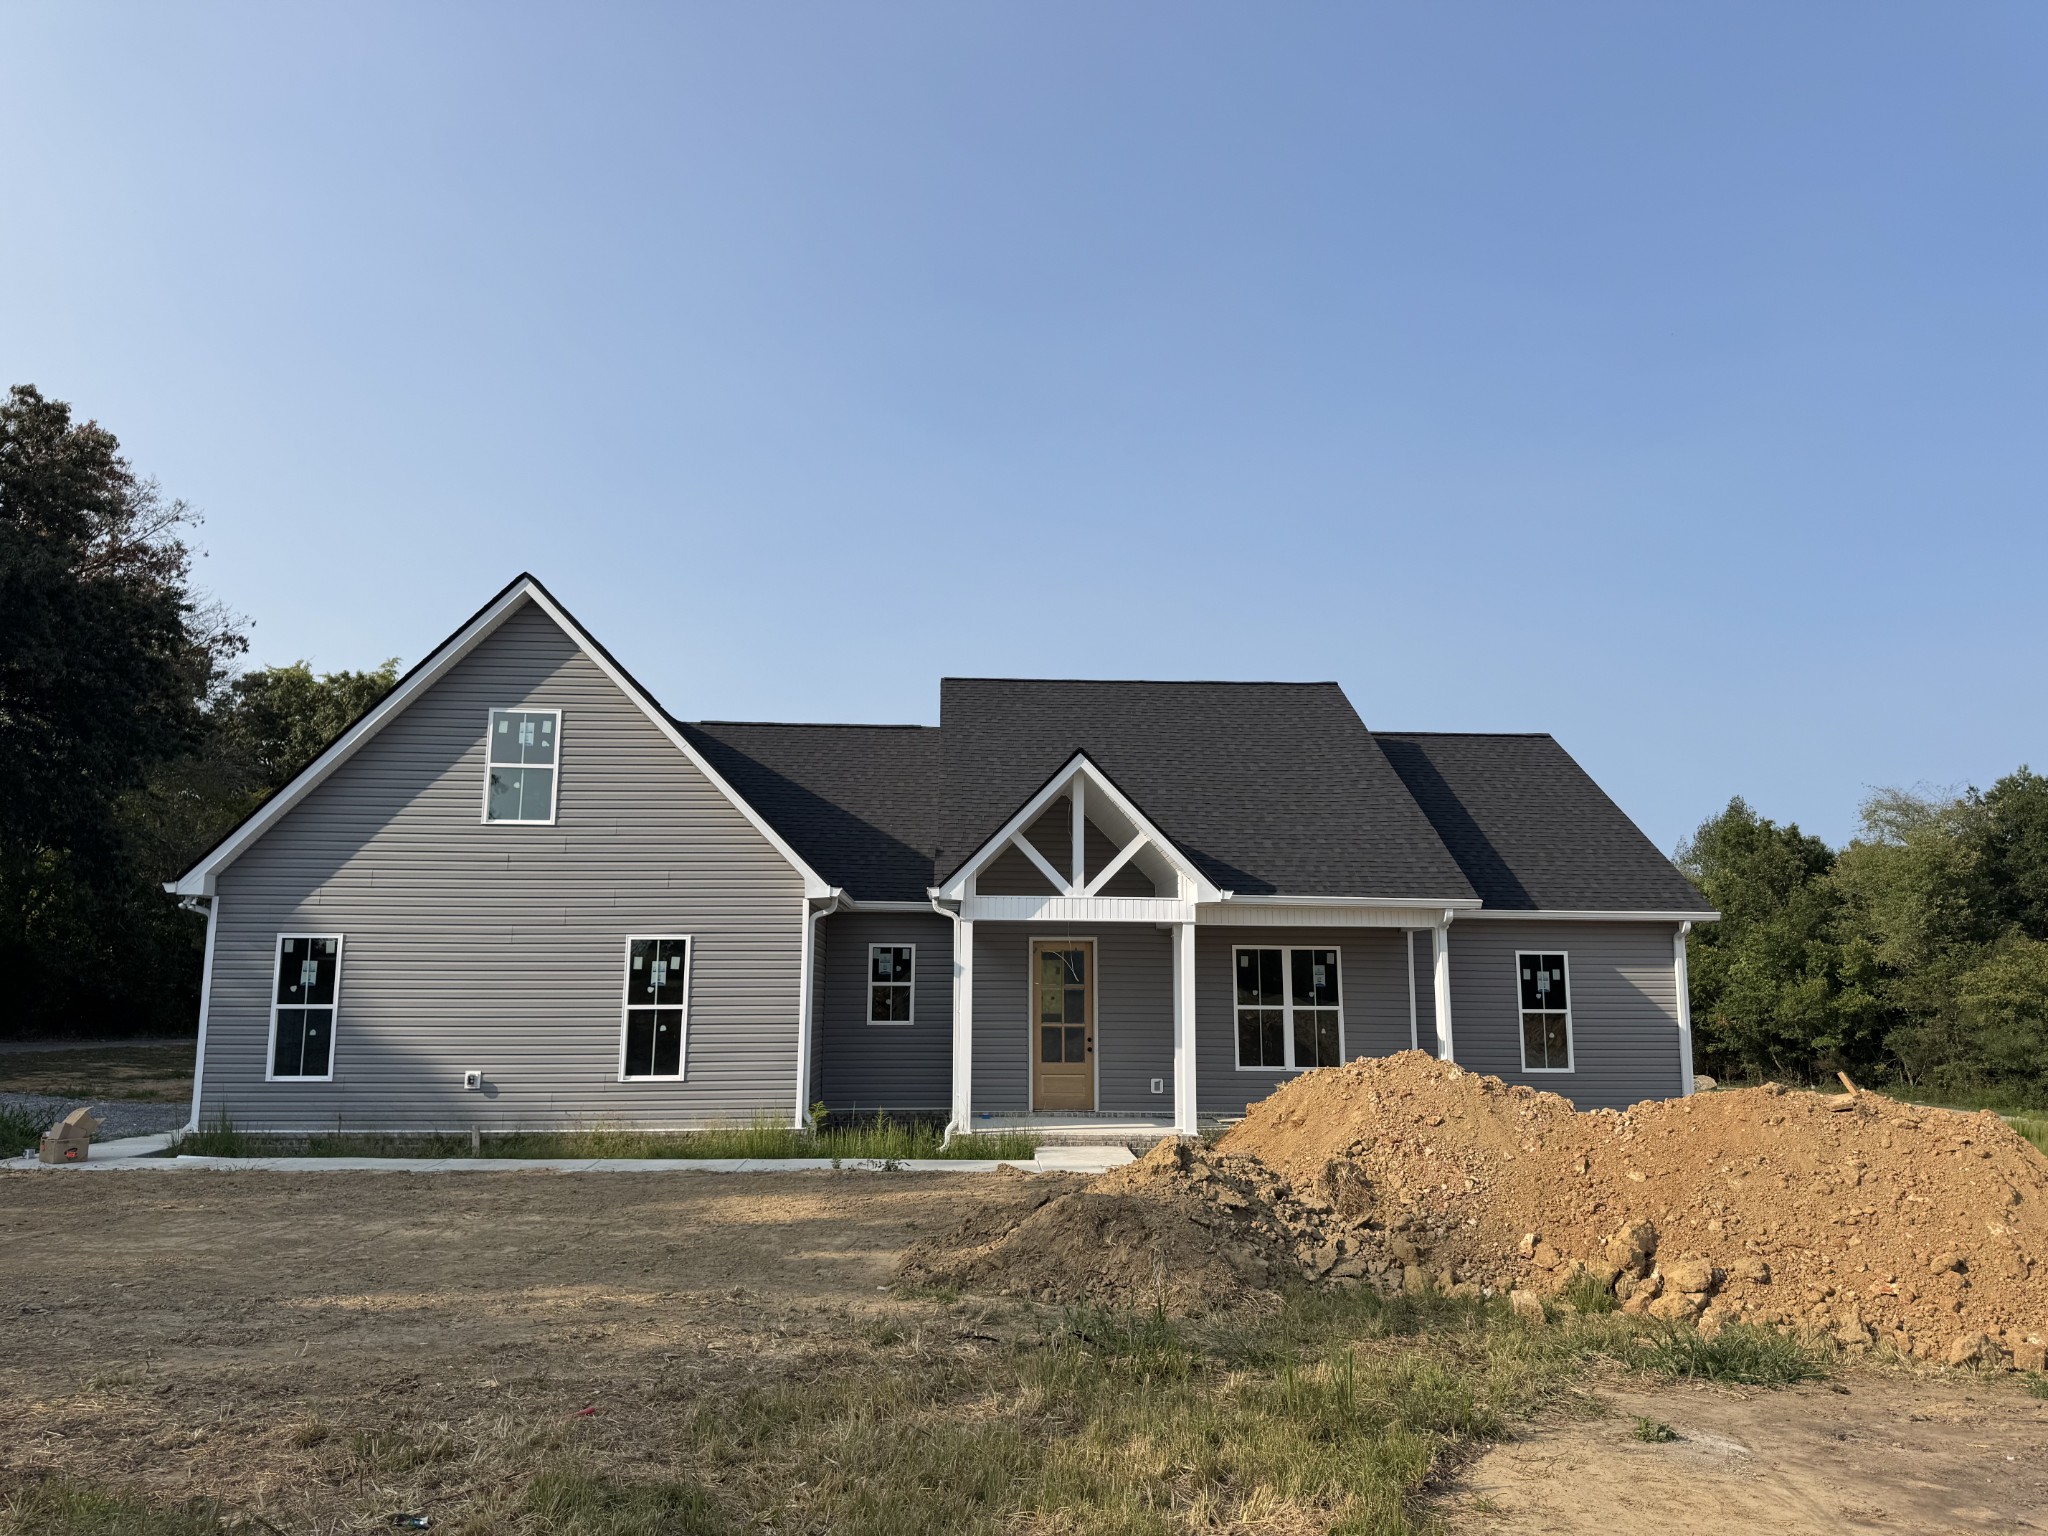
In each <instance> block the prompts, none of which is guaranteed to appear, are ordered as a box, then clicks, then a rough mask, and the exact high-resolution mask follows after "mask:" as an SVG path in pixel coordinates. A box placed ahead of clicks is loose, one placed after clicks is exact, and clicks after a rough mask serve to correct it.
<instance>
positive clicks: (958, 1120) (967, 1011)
mask: <svg viewBox="0 0 2048 1536" xmlns="http://www.w3.org/2000/svg"><path fill="white" fill-rule="evenodd" d="M930 900H931V904H932V910H933V911H934V912H936V913H938V914H939V916H941V917H943V918H945V919H946V920H947V921H949V922H950V923H952V925H953V1073H952V1090H951V1100H952V1103H951V1106H950V1108H949V1109H948V1111H947V1115H946V1134H945V1138H944V1141H942V1142H941V1143H940V1144H941V1145H945V1144H946V1143H949V1142H951V1141H952V1139H953V1138H954V1137H955V1136H964V1135H966V1134H967V1132H968V1129H969V1127H968V1123H967V1121H968V1116H969V1115H970V1114H971V1113H972V1103H973V1094H974V999H973V996H972V992H971V989H972V988H973V986H974V976H973V973H972V972H971V971H970V970H969V969H968V961H967V958H966V957H965V956H964V955H962V954H961V952H960V950H961V945H962V944H963V943H965V942H966V940H967V937H968V936H969V935H970V934H972V933H973V931H974V929H973V925H972V924H970V923H968V922H966V921H965V920H964V919H963V918H962V917H961V916H960V913H959V912H958V911H957V910H956V909H954V908H952V907H946V906H941V905H940V904H939V898H938V897H937V896H933V897H931V898H930Z"/></svg>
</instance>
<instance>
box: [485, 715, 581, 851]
mask: <svg viewBox="0 0 2048 1536" xmlns="http://www.w3.org/2000/svg"><path fill="white" fill-rule="evenodd" d="M489 729H490V746H489V752H488V754H487V755H488V758H489V762H488V764H487V765H486V768H485V774H486V781H485V784H484V820H485V821H535V822H541V823H549V822H552V821H553V820H554V819H555V774H556V771H557V768H558V758H559V756H560V751H561V745H562V712H561V711H560V710H559V709H494V710H492V711H491V723H490V728H489Z"/></svg>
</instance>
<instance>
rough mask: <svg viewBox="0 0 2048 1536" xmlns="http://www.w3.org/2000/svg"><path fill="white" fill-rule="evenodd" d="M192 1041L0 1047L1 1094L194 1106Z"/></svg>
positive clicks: (27, 1044) (50, 1043) (28, 1043)
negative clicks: (27, 1094) (143, 1101)
mask: <svg viewBox="0 0 2048 1536" xmlns="http://www.w3.org/2000/svg"><path fill="white" fill-rule="evenodd" d="M195 1049H196V1044H195V1042H193V1041H191V1040H141V1041H130V1040H108V1041H92V1042H82V1041H43V1042H24V1043H19V1044H12V1043H11V1044H9V1045H7V1046H6V1047H5V1048H4V1049H0V1093H33V1094H39V1095H41V1096H43V1097H45V1098H59V1099H140V1100H147V1101H149V1102H151V1103H159V1104H189V1103H191V1102H192V1058H193V1054H194V1051H195Z"/></svg>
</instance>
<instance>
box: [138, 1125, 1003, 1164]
mask: <svg viewBox="0 0 2048 1536" xmlns="http://www.w3.org/2000/svg"><path fill="white" fill-rule="evenodd" d="M1038 1142H1039V1138H1038V1137H1036V1136H1034V1135H1031V1134H1030V1133H1028V1132H1024V1131H1002V1132H989V1133H986V1134H982V1135H975V1136H956V1137H954V1138H953V1140H952V1141H950V1142H948V1141H946V1140H945V1139H944V1133H943V1132H942V1131H941V1129H940V1128H939V1127H938V1126H937V1125H935V1124H932V1123H930V1122H927V1121H914V1120H892V1119H890V1118H888V1117H887V1116H885V1115H877V1116H875V1118H874V1119H872V1120H861V1121H856V1122H853V1123H851V1124H846V1125H837V1126H828V1127H825V1128H822V1129H820V1130H816V1131H809V1130H803V1131H800V1130H796V1129H794V1128H793V1127H792V1126H790V1125H789V1123H788V1122H787V1121H782V1120H768V1119H762V1120H756V1121H753V1122H751V1123H748V1124H743V1125H730V1126H721V1127H717V1128H715V1129H711V1130H703V1131H626V1130H612V1129H608V1128H604V1127H595V1128H591V1129H585V1130H562V1131H491V1132H485V1133H483V1134H482V1135H480V1136H479V1137H478V1138H477V1139H476V1141H475V1142H474V1143H472V1142H471V1140H470V1137H469V1135H468V1133H467V1132H462V1133H452V1132H451V1133H440V1134H435V1133H420V1134H408V1133H400V1132H374V1131H336V1132H330V1133H327V1134H324V1135H310V1136H280V1135H267V1134H260V1133H256V1132H251V1131H244V1130H240V1129H238V1128H237V1127H236V1126H235V1125H234V1124H233V1123H232V1122H231V1121H229V1120H227V1119H226V1118H225V1117H223V1118H221V1119H218V1120H215V1121H213V1122H212V1123H210V1124H207V1125H203V1126H201V1127H200V1128H199V1129H198V1130H197V1131H193V1132H191V1133H189V1134H187V1135H185V1136H182V1137H180V1138H179V1139H178V1140H177V1142H176V1143H175V1144H174V1145H173V1146H172V1148H171V1150H172V1151H173V1152H182V1153H189V1154H191V1155H193V1156H196V1157H420V1158H446V1157H521V1158H585V1157H591V1158H598V1157H605V1158H689V1159H707V1160H708V1159H713V1158H721V1159H730V1158H781V1157H805V1158H819V1157H832V1158H841V1159H844V1160H846V1161H855V1160H869V1161H872V1160H881V1161H884V1162H889V1161H894V1162H907V1161H909V1160H911V1159H913V1158H944V1159H949V1160H950V1159H962V1160H971V1159H981V1158H996V1159H1028V1158H1031V1157H1033V1156H1034V1155H1036V1153H1037V1151H1038Z"/></svg>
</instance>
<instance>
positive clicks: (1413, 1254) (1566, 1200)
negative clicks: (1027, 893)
mask: <svg viewBox="0 0 2048 1536" xmlns="http://www.w3.org/2000/svg"><path fill="white" fill-rule="evenodd" d="M905 1274H906V1276H907V1277H908V1278H911V1279H913V1280H918V1281H922V1282H924V1283H944V1284H954V1285H960V1286H963V1287H967V1288H970V1289H976V1290H986V1291H997V1292H1004V1293H1008V1294H1013V1295H1028V1296H1035V1297H1039V1298H1041V1299H1045V1300H1056V1301H1063V1302H1078V1301H1093V1302H1099V1303H1103V1304H1118V1305H1150V1304H1151V1303H1152V1302H1153V1301H1155V1300H1162V1301H1164V1302H1165V1303H1166V1305H1167V1306H1168V1307H1169V1308H1170V1309H1172V1310H1174V1311H1199V1310H1203V1309H1205V1308H1208V1307H1212V1306H1215V1305H1218V1304H1222V1303H1225V1302H1228V1301H1234V1300H1241V1299H1243V1298H1244V1297H1245V1296H1246V1295H1247V1294H1248V1293H1253V1292H1259V1291H1269V1290H1272V1289H1274V1288H1277V1287H1278V1286H1279V1285H1281V1284H1282V1283H1284V1282H1285V1281H1287V1280H1289V1279H1292V1278H1295V1277H1300V1276H1306V1277H1308V1278H1311V1279H1324V1280H1338V1281H1345V1280H1362V1281H1368V1282H1371V1283H1374V1284H1377V1285H1380V1286H1382V1287H1385V1288H1393V1287H1397V1286H1408V1287H1416V1286H1421V1285H1429V1284H1435V1285H1439V1286H1445V1287H1453V1288H1458V1289H1470V1290H1473V1291H1486V1292H1516V1291H1521V1292H1535V1293H1556V1292H1559V1291H1565V1290H1568V1289H1570V1288H1571V1287H1573V1286H1574V1285H1578V1286H1587V1285H1590V1286H1593V1287H1595V1288H1596V1289H1598V1290H1610V1289H1611V1290H1612V1292H1613V1294H1614V1295H1615V1296H1616V1297H1618V1298H1619V1299H1620V1301H1621V1303H1622V1305H1623V1307H1624V1309H1625V1310H1627V1311H1630V1312H1635V1313H1643V1314H1647V1315H1650V1316H1655V1317H1660V1318H1666V1319H1670V1320H1677V1321H1683V1320H1693V1321H1698V1322H1699V1323H1700V1324H1701V1326H1703V1327H1705V1328H1708V1329H1710V1330H1711V1329H1714V1328H1716V1327H1719V1326H1721V1325H1722V1324H1724V1323H1726V1322H1729V1321H1732V1320H1737V1319H1744V1320H1748V1321H1753V1322H1759V1323H1769V1324H1776V1325H1780V1326H1787V1327H1797V1328H1801V1329H1819V1330H1824V1331H1826V1332H1828V1333H1829V1334H1831V1335H1832V1336H1833V1337H1835V1338H1836V1339H1837V1340H1838V1341H1839V1342H1841V1343H1842V1344H1844V1345H1845V1346H1848V1347H1851V1348H1863V1347H1868V1346H1870V1345H1872V1344H1876V1343H1887V1344H1890V1345H1892V1346H1894V1347H1895V1348H1898V1349H1900V1350H1903V1351H1908V1352H1911V1353H1913V1354H1916V1355H1919V1356H1921V1357H1923V1358H1940V1359H1953V1360H1956V1361H1958V1362H1962V1361H1964V1360H1976V1361H1981V1362H1983V1363H1986V1364H1991V1363H2000V1364H2007V1365H2018V1366H2021V1367H2025V1368H2030V1369H2040V1368H2042V1364H2043V1361H2044V1355H2048V1350H2044V1341H2048V1159H2044V1158H2043V1157H2042V1156H2041V1154H2040V1153H2039V1152H2037V1151H2036V1150H2035V1149H2034V1148H2033V1147H2032V1146H2031V1145H2029V1144H2028V1143H2027V1142H2026V1141H2025V1140H2024V1139H2022V1138H2021V1137H2020V1136H2019V1135H2017V1134H2016V1133H2015V1132H2014V1131H2013V1130H2012V1129H2011V1128H2010V1127H2008V1126H2007V1125H2006V1124H2005V1123H2004V1122H2003V1121H2001V1120H2000V1119H1999V1118H1998V1117H1997V1116H1996V1115H1992V1114H1964V1113H1959V1112H1956V1111H1950V1110H1933V1109H1922V1108H1918V1107H1916V1106H1911V1105H1906V1104H1901V1103H1898V1102H1896V1101H1894V1100H1891V1099H1886V1098H1883V1097H1881V1096H1879V1095H1876V1094H1869V1093H1863V1094H1856V1095H1852V1096H1846V1097H1845V1096H1840V1095H1826V1094H1819V1093H1810V1092H1794V1091H1787V1090H1785V1089H1782V1088H1779V1087H1777V1086H1775V1085H1772V1086H1766V1087H1763V1088H1756V1089H1746V1090H1741V1091H1736V1092H1723V1093H1714V1094H1709V1095H1702V1096H1699V1097H1695V1098H1692V1099H1680V1100H1671V1101H1667V1102H1661V1103H1651V1104H1644V1105H1638V1106H1637V1107H1636V1108H1634V1109H1631V1110H1628V1111H1626V1112H1620V1113H1617V1112H1615V1111H1612V1110H1599V1111H1593V1112H1589V1113H1584V1114H1581V1113H1579V1112H1577V1111H1575V1110H1574V1109H1573V1108H1572V1106H1571V1105H1570V1104H1569V1103H1568V1102H1566V1101H1565V1100H1564V1099H1561V1098H1558V1097H1557V1096H1556V1095H1554V1094H1548V1093H1539V1092H1536V1091H1535V1090H1533V1089H1530V1088H1526V1087H1520V1086H1512V1085H1509V1084H1506V1083H1503V1082H1502V1081H1500V1080H1499V1079H1498V1078H1492V1077H1481V1076H1478V1075H1476V1074H1474V1073H1470V1072H1467V1071H1464V1070H1463V1069H1461V1068H1459V1067H1456V1066H1453V1065H1451V1064H1449V1063H1446V1062H1440V1061H1437V1060H1435V1059H1434V1058H1432V1057H1429V1056H1427V1055H1424V1054H1422V1053H1420V1052H1412V1051H1411V1052H1405V1053H1403V1054H1402V1055H1399V1056H1394V1057H1387V1058H1382V1059H1377V1060H1371V1061H1359V1062H1352V1063H1350V1064H1348V1065H1345V1066H1342V1067H1331V1068H1326V1069H1324V1070H1322V1071H1317V1072H1309V1073H1304V1074H1303V1075H1302V1076H1300V1077H1298V1078H1295V1079H1294V1080H1293V1081H1292V1082H1290V1083H1288V1084H1286V1085H1285V1086H1283V1087H1282V1088H1280V1089H1279V1090H1278V1091H1277V1092H1276V1093H1274V1094H1273V1095H1272V1096H1271V1097H1270V1098H1268V1099H1266V1100H1265V1101H1263V1102H1262V1103H1259V1104H1256V1105H1254V1106H1252V1108H1251V1110H1250V1112H1249V1113H1248V1114H1247V1115H1246V1117H1245V1119H1244V1120H1243V1121H1242V1122H1241V1123H1240V1124H1238V1125H1237V1126H1235V1127H1233V1128H1232V1129H1231V1130H1230V1131H1229V1132H1228V1133H1226V1134H1225V1135H1224V1136H1223V1137H1222V1138H1221V1139H1220V1140H1219V1141H1218V1142H1217V1143H1216V1144H1215V1145H1214V1146H1213V1147H1202V1146H1197V1145H1193V1144H1188V1143H1178V1144H1176V1143H1167V1144H1163V1145H1162V1146H1161V1147H1159V1148H1157V1149H1155V1150H1154V1151H1153V1152H1152V1153H1151V1154H1150V1155H1149V1156H1147V1157H1146V1158H1144V1159H1142V1160H1141V1161H1139V1162H1137V1163H1134V1164H1132V1165H1130V1166H1129V1167H1126V1168H1121V1169H1117V1170H1115V1171H1114V1172H1112V1173H1108V1174H1105V1175H1103V1176H1102V1177H1101V1178H1098V1179H1096V1180H1094V1181H1092V1182H1091V1183H1089V1184H1087V1185H1085V1186H1083V1187H1081V1188H1079V1189H1071V1188H1069V1189H1064V1190H1062V1189H1055V1188H1051V1187H1048V1188H1046V1189H1045V1190H1044V1192H1043V1196H1042V1198H1038V1199H1035V1200H1034V1201H1033V1202H1032V1204H1031V1206H1030V1209H1029V1210H1028V1212H1025V1213H1024V1214H1022V1216H1021V1219H1020V1218H1019V1217H1018V1216H1017V1215H1016V1214H1015V1212H1014V1210H1013V1211H1012V1212H1011V1213H1010V1214H1005V1213H1004V1211H1003V1210H1002V1209H999V1208H992V1209H990V1210H988V1211H985V1212H981V1213H977V1215H975V1216H971V1217H970V1218H969V1219H968V1222H967V1224H966V1226H964V1227H963V1228H962V1229H961V1231H960V1232H958V1233H956V1234H954V1235H953V1236H952V1237H951V1238H949V1239H942V1240H938V1241H935V1242H931V1243H928V1244H926V1245H924V1246H923V1247H921V1248H920V1249H918V1250H917V1251H916V1252H915V1253H913V1254H912V1255H911V1257H910V1259H909V1260H908V1261H906V1266H905ZM1518 1304H1519V1305H1521V1306H1522V1307H1523V1308H1524V1309H1525V1310H1527V1309H1532V1308H1534V1306H1535V1298H1534V1297H1533V1296H1530V1295H1524V1296H1522V1297H1521V1298H1519V1299H1518Z"/></svg>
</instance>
